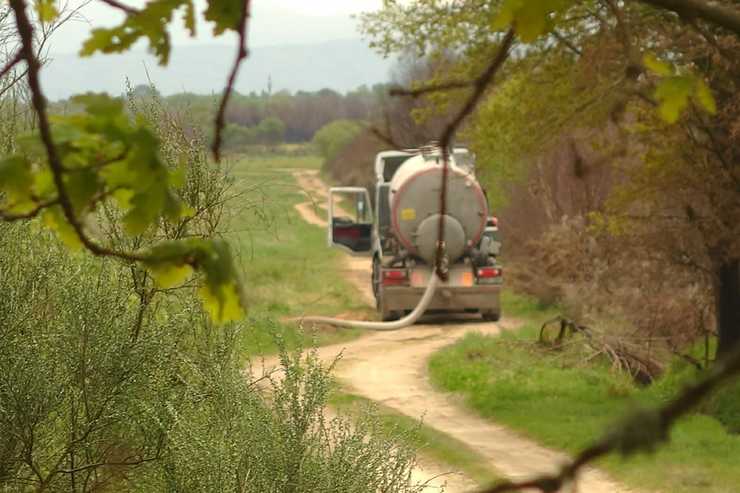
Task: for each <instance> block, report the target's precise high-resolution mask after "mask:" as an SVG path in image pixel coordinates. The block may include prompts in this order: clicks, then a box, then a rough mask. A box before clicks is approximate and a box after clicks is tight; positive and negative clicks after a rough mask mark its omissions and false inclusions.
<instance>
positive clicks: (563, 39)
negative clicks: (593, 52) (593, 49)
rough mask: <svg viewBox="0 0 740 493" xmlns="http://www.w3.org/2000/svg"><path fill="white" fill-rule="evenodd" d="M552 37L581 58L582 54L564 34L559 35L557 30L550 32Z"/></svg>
mask: <svg viewBox="0 0 740 493" xmlns="http://www.w3.org/2000/svg"><path fill="white" fill-rule="evenodd" d="M552 36H553V37H554V38H555V39H557V40H558V41H560V42H561V43H563V44H564V45H565V46H566V47H567V48H568V49H569V50H570V51H572V52H573V53H575V54H576V55H578V56H581V55H582V54H583V52H582V51H581V49H580V48H579V47H577V46H576V45H575V44H573V42H572V41H571V40H569V39H568V38H567V37H566V36H565V35H564V34H562V33H560V32H559V31H558V30H557V29H553V30H552Z"/></svg>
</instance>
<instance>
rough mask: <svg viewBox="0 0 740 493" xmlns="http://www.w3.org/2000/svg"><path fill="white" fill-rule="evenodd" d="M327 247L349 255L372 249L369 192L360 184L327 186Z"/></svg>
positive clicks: (369, 252)
mask: <svg viewBox="0 0 740 493" xmlns="http://www.w3.org/2000/svg"><path fill="white" fill-rule="evenodd" d="M328 212H329V218H328V219H329V228H328V241H329V246H330V247H338V248H342V249H343V250H347V251H349V253H351V254H353V255H369V254H371V253H372V238H373V211H372V206H371V204H370V194H369V193H368V191H367V189H365V188H360V187H336V188H331V189H330V190H329V208H328Z"/></svg>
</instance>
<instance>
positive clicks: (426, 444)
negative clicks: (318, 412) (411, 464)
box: [329, 390, 501, 485]
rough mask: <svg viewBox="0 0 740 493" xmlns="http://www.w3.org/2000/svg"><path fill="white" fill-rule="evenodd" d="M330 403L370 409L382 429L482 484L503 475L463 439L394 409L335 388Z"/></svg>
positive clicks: (349, 409) (354, 410)
mask: <svg viewBox="0 0 740 493" xmlns="http://www.w3.org/2000/svg"><path fill="white" fill-rule="evenodd" d="M329 404H330V405H331V406H332V407H333V408H334V409H337V410H338V411H340V412H341V413H343V414H345V415H348V416H353V415H357V414H359V413H362V412H366V411H367V410H370V411H371V412H373V413H374V414H375V415H376V416H378V417H379V419H380V420H381V426H382V430H381V431H382V432H384V433H386V434H387V435H388V436H391V437H402V438H404V439H405V440H406V441H407V444H408V445H410V446H411V447H413V448H415V449H417V450H418V451H419V453H420V454H421V455H423V456H424V457H427V458H429V459H431V460H433V461H435V462H437V463H438V464H444V465H445V466H447V467H449V468H450V469H451V470H456V471H460V472H462V473H464V474H465V475H466V476H468V477H469V478H471V479H472V480H473V481H475V482H477V483H478V484H480V485H484V484H490V483H492V482H494V481H496V480H497V479H500V478H501V476H500V475H498V474H497V473H496V472H495V471H494V470H493V469H491V468H490V466H489V465H488V463H487V462H486V459H485V458H484V457H483V456H482V455H480V454H479V453H478V452H476V451H475V450H474V449H472V448H471V447H469V446H468V445H466V444H465V443H463V442H460V441H459V440H456V439H454V438H452V437H450V436H449V435H446V434H445V433H442V432H440V431H437V430H435V429H434V428H432V427H429V426H426V425H424V423H423V421H420V420H417V419H413V418H410V417H408V416H406V415H404V414H401V413H398V412H396V411H395V410H393V409H391V408H389V407H387V406H383V405H382V404H378V403H375V402H373V401H371V400H369V399H366V398H364V397H362V396H358V395H355V394H349V393H346V392H342V391H339V390H336V391H334V392H333V394H332V396H331V398H330V399H329Z"/></svg>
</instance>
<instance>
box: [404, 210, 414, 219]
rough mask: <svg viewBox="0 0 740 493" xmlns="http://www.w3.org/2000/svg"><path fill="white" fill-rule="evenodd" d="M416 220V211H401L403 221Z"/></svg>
mask: <svg viewBox="0 0 740 493" xmlns="http://www.w3.org/2000/svg"><path fill="white" fill-rule="evenodd" d="M414 219H416V209H403V210H402V211H401V221H413V220H414Z"/></svg>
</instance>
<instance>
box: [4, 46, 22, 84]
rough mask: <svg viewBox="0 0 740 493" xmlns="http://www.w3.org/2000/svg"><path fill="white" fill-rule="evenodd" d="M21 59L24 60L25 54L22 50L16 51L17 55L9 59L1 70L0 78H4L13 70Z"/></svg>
mask: <svg viewBox="0 0 740 493" xmlns="http://www.w3.org/2000/svg"><path fill="white" fill-rule="evenodd" d="M21 60H23V54H22V53H21V51H20V50H18V53H16V54H15V56H13V58H11V59H10V60H8V63H6V64H5V66H4V67H3V69H2V70H0V79H2V78H3V77H5V76H6V75H7V74H8V72H10V71H11V70H13V67H15V66H16V65H18V63H19V62H20V61H21Z"/></svg>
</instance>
